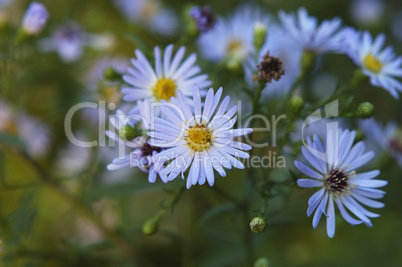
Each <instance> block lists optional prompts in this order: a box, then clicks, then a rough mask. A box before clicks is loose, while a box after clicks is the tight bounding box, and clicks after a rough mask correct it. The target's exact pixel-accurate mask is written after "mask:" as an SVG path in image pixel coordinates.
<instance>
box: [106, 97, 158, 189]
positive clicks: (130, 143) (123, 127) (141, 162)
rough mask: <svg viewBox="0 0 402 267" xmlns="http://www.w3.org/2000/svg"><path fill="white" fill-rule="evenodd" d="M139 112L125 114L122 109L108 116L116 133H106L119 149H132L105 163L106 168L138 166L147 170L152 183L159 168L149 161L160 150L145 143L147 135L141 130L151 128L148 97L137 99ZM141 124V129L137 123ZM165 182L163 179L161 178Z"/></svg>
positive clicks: (115, 168)
mask: <svg viewBox="0 0 402 267" xmlns="http://www.w3.org/2000/svg"><path fill="white" fill-rule="evenodd" d="M138 107H139V109H138V110H139V114H131V115H130V116H126V115H125V114H124V113H123V112H122V111H120V110H118V111H117V112H116V115H115V117H112V118H110V123H111V124H112V125H113V127H114V128H115V129H116V130H117V131H118V134H116V133H114V132H112V131H106V135H107V136H108V137H109V138H111V139H113V140H114V141H116V142H118V143H119V144H120V145H122V146H119V153H120V152H121V151H120V150H122V149H124V148H125V147H126V146H127V147H129V148H132V149H134V151H132V152H130V153H128V154H125V155H120V156H119V157H117V158H115V159H114V160H113V161H112V163H111V164H109V165H107V169H108V170H111V171H112V170H117V169H120V168H123V167H127V166H130V167H138V168H139V169H140V170H142V171H144V172H148V173H149V174H148V180H149V182H151V183H153V182H155V180H156V176H157V173H158V171H159V170H160V168H156V166H155V165H154V164H153V163H152V162H151V161H150V159H151V157H152V156H155V155H158V153H159V152H161V151H162V149H161V148H159V147H154V146H152V145H149V144H148V143H147V137H145V136H143V134H142V130H148V129H150V128H151V104H150V102H149V99H145V100H144V101H138ZM138 124H141V125H142V127H141V129H140V128H139V125H138ZM163 181H164V182H166V181H165V180H163Z"/></svg>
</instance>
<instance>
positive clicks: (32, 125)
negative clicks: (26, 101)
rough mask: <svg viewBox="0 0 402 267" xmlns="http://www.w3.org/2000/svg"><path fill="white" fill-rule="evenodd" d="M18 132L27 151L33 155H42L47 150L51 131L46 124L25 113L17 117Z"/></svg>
mask: <svg viewBox="0 0 402 267" xmlns="http://www.w3.org/2000/svg"><path fill="white" fill-rule="evenodd" d="M17 124H18V128H19V130H18V132H19V136H20V137H21V139H22V140H23V141H24V142H25V143H26V145H27V151H28V153H30V154H31V155H33V156H35V157H42V156H44V155H45V154H46V152H47V151H48V148H49V145H50V136H51V132H50V129H49V127H48V126H47V125H45V124H44V123H42V122H40V121H38V120H37V119H34V118H33V117H31V116H28V115H26V114H21V115H19V116H18V118H17Z"/></svg>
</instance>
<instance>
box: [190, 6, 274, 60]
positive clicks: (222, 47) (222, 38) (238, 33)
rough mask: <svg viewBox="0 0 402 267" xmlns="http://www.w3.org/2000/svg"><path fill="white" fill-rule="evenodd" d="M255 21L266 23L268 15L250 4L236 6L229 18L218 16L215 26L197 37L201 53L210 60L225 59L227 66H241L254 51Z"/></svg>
mask: <svg viewBox="0 0 402 267" xmlns="http://www.w3.org/2000/svg"><path fill="white" fill-rule="evenodd" d="M257 23H261V24H263V25H268V17H267V16H263V15H262V14H261V12H260V11H259V10H258V9H257V8H254V7H251V6H241V7H239V8H237V10H236V11H235V13H234V14H233V16H232V17H231V18H230V19H227V20H225V19H222V18H219V19H218V21H217V23H216V25H215V27H214V28H213V29H212V30H210V31H208V32H205V33H203V34H202V35H201V36H200V38H199V41H198V44H199V46H200V49H201V52H202V55H203V56H204V57H205V58H207V59H209V60H211V61H223V60H226V61H227V64H228V66H233V67H234V66H238V65H240V66H241V64H242V63H243V62H244V61H245V60H246V58H247V57H248V56H250V55H251V54H253V53H254V52H255V49H254V44H253V41H254V26H255V24H257Z"/></svg>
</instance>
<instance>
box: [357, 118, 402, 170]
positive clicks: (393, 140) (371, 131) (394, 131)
mask: <svg viewBox="0 0 402 267" xmlns="http://www.w3.org/2000/svg"><path fill="white" fill-rule="evenodd" d="M359 126H360V129H361V130H362V131H363V133H364V134H365V135H366V137H367V140H368V141H369V143H370V144H373V145H374V146H375V148H377V149H378V148H380V149H381V150H383V151H386V152H388V153H389V154H390V155H391V156H392V157H394V159H395V160H396V161H397V162H398V164H399V166H400V167H401V168H402V132H401V131H399V130H398V125H397V124H396V123H395V122H389V123H388V124H387V125H385V126H382V125H380V124H379V123H378V122H377V121H376V120H375V119H374V118H371V119H366V120H361V121H359Z"/></svg>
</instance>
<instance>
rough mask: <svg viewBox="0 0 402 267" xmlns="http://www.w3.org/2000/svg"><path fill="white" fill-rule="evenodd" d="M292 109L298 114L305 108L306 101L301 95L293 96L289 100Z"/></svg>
mask: <svg viewBox="0 0 402 267" xmlns="http://www.w3.org/2000/svg"><path fill="white" fill-rule="evenodd" d="M289 105H290V109H291V110H292V112H293V113H295V114H297V113H299V112H300V110H301V109H302V108H303V105H304V101H303V98H301V97H300V96H297V95H295V96H293V97H292V98H291V99H290V101H289Z"/></svg>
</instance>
